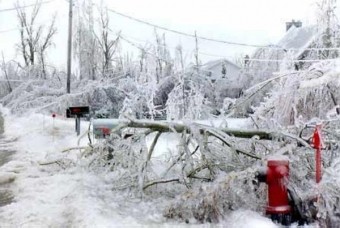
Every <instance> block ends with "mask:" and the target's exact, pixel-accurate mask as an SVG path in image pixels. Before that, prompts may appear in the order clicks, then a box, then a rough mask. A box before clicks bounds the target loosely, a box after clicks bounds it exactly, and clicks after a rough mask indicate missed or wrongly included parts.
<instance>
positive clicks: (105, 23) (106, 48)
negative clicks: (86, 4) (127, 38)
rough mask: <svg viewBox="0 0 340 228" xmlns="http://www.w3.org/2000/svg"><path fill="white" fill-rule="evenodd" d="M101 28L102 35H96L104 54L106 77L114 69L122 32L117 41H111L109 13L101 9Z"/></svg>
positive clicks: (103, 72) (103, 71) (103, 66)
mask: <svg viewBox="0 0 340 228" xmlns="http://www.w3.org/2000/svg"><path fill="white" fill-rule="evenodd" d="M99 23H100V27H101V32H100V33H101V34H100V36H97V35H96V38H97V41H98V44H99V46H100V49H101V54H102V61H103V63H102V74H103V75H105V74H107V73H108V72H109V70H110V69H112V61H113V55H114V54H115V53H116V50H117V47H118V43H119V39H120V32H119V33H118V35H117V37H116V39H114V40H111V39H110V38H109V29H110V28H109V23H110V19H109V16H108V13H107V9H105V10H104V9H103V7H101V8H100V21H99Z"/></svg>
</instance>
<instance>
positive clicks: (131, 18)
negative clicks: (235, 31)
mask: <svg viewBox="0 0 340 228" xmlns="http://www.w3.org/2000/svg"><path fill="white" fill-rule="evenodd" d="M108 11H110V12H112V13H114V14H116V15H119V16H122V17H125V18H128V19H130V20H133V21H136V22H138V23H142V24H145V25H148V26H152V27H155V28H158V29H161V30H165V31H168V32H172V33H175V34H179V35H183V36H188V37H191V38H196V36H195V35H193V34H190V33H186V32H181V31H178V30H174V29H170V28H166V27H164V26H160V25H156V24H154V23H150V22H147V21H144V20H141V19H138V18H135V17H131V16H129V15H126V14H123V13H120V12H117V11H116V10H113V9H108ZM197 38H198V39H201V40H206V41H211V42H216V43H223V44H228V45H236V46H245V47H255V48H264V49H276V50H282V51H301V50H305V51H313V50H340V48H337V47H334V48H284V47H280V46H278V45H258V44H247V43H240V42H234V41H226V40H220V39H214V38H209V37H204V36H197Z"/></svg>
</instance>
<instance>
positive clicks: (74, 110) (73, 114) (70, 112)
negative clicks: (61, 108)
mask: <svg viewBox="0 0 340 228" xmlns="http://www.w3.org/2000/svg"><path fill="white" fill-rule="evenodd" d="M89 113H90V107H89V106H77V107H69V108H68V109H66V117H67V118H75V123H76V124H75V130H76V132H77V136H79V135H80V118H82V117H85V116H87V115H88V114H89Z"/></svg>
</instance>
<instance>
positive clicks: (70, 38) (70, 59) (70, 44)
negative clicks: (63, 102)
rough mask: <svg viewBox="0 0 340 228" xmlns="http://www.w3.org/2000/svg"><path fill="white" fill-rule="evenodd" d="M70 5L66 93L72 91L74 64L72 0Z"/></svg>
mask: <svg viewBox="0 0 340 228" xmlns="http://www.w3.org/2000/svg"><path fill="white" fill-rule="evenodd" d="M69 1H70V5H69V17H68V41H67V82H66V93H71V66H72V58H71V55H72V16H73V12H72V8H73V3H72V0H69Z"/></svg>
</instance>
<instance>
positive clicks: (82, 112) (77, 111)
mask: <svg viewBox="0 0 340 228" xmlns="http://www.w3.org/2000/svg"><path fill="white" fill-rule="evenodd" d="M89 113H90V107H89V106H78V107H69V108H68V109H66V117H67V118H74V117H85V116H86V115H88V114H89Z"/></svg>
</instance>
